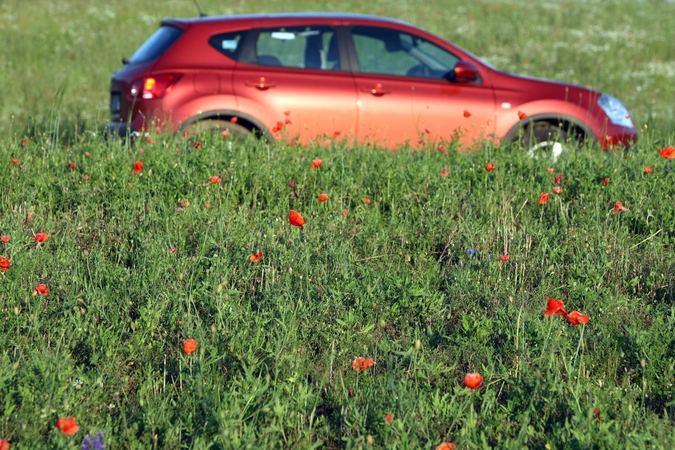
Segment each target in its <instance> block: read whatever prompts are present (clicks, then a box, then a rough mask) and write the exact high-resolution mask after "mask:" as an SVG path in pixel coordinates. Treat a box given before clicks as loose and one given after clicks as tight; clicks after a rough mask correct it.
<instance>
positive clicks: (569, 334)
mask: <svg viewBox="0 0 675 450" xmlns="http://www.w3.org/2000/svg"><path fill="white" fill-rule="evenodd" d="M200 3H201V5H202V9H204V10H205V11H206V12H207V13H210V14H216V13H238V12H250V11H255V10H262V11H288V10H307V9H317V8H316V6H314V5H315V4H316V3H315V2H309V1H305V0H297V1H294V2H288V1H286V2H281V1H274V0H271V1H266V2H260V1H249V2H243V1H239V2H229V3H227V4H225V3H223V2H216V1H205V0H202V1H201V2H200ZM125 5H126V4H125ZM321 9H323V10H331V11H351V12H366V13H374V14H384V15H388V16H393V17H397V18H402V19H404V20H407V21H410V22H413V23H416V24H418V25H420V26H423V27H425V28H428V29H430V30H432V31H434V32H436V33H437V34H439V35H441V36H443V37H446V38H448V39H450V40H452V41H454V42H456V43H458V44H460V45H462V46H463V47H465V48H467V49H469V50H471V51H474V52H476V53H479V54H480V55H481V56H483V57H485V58H486V59H488V60H489V61H491V62H493V63H494V64H495V65H496V66H498V67H499V68H502V69H505V70H509V71H514V72H519V73H526V74H529V75H534V76H542V77H549V78H556V79H561V80H564V81H570V82H575V83H579V84H584V85H589V86H592V87H594V88H598V89H601V90H603V91H606V92H608V93H610V94H612V95H615V96H617V97H619V98H621V99H622V100H624V101H625V102H626V103H627V104H628V106H629V108H630V109H631V111H632V113H633V114H632V115H633V117H634V119H635V121H636V123H638V124H639V126H640V128H641V130H642V134H641V138H640V139H641V140H640V143H639V146H638V149H637V150H636V151H630V152H626V153H624V152H621V151H610V152H603V151H601V150H599V149H598V148H594V147H584V148H581V149H579V150H578V151H575V152H572V153H567V154H565V155H564V157H563V158H562V159H561V160H559V161H558V162H557V163H556V164H555V166H554V167H553V169H554V170H553V171H552V172H551V171H550V170H549V169H550V168H551V164H550V162H548V161H546V160H536V159H530V158H527V157H525V156H524V155H523V150H522V149H521V148H520V147H519V146H518V145H517V144H514V145H509V146H502V147H501V148H494V147H492V146H491V145H489V144H485V146H484V147H483V148H482V149H481V150H480V151H477V152H475V153H470V154H463V153H459V152H458V151H457V148H455V147H451V148H450V149H449V150H450V151H449V152H448V154H447V155H446V154H444V153H441V152H438V151H436V150H435V149H433V148H430V149H429V150H428V151H411V150H409V149H405V148H402V149H400V150H399V151H396V152H386V151H373V150H367V149H364V148H345V147H343V146H342V145H340V143H334V144H331V145H329V146H327V147H322V146H318V145H317V146H315V147H311V148H305V149H298V148H292V147H289V146H286V145H283V144H267V143H265V142H248V143H246V144H242V145H232V144H231V143H230V142H228V141H227V140H225V139H215V140H211V139H206V140H202V141H199V143H200V144H201V146H195V145H194V142H193V141H191V140H189V139H184V138H179V139H174V138H173V137H170V136H156V140H155V142H153V143H149V142H142V143H139V144H140V145H135V146H133V147H131V148H128V147H124V146H121V145H119V144H116V143H106V142H104V141H103V140H101V139H100V137H99V135H98V133H96V132H98V130H100V129H101V127H102V125H103V124H104V123H105V121H106V120H107V107H108V105H107V101H108V95H109V94H108V83H109V77H110V75H111V73H112V72H113V71H114V70H115V69H116V68H118V67H119V65H120V63H119V61H120V59H121V57H122V56H129V55H130V54H131V53H132V52H133V50H134V49H135V48H136V47H137V46H138V45H140V43H142V41H143V40H144V39H145V38H146V37H147V36H148V35H149V34H150V33H151V32H152V31H153V30H154V29H155V28H156V27H157V24H158V21H159V20H160V19H161V18H162V17H165V16H188V15H189V16H192V15H195V9H194V6H193V4H192V3H191V2H190V1H187V0H186V1H173V2H166V4H165V5H164V6H162V7H161V9H158V6H157V5H156V2H150V1H147V0H145V1H137V2H134V3H133V6H132V4H131V3H130V4H129V5H128V6H123V5H120V4H116V3H112V4H110V5H109V6H103V5H97V6H95V7H94V6H91V5H90V2H84V1H66V2H59V3H57V2H46V1H45V2H43V1H39V2H38V1H35V2H28V1H24V2H19V1H15V0H9V2H3V4H2V5H0V38H2V41H3V42H4V43H5V45H3V46H2V47H0V55H2V56H1V57H0V64H1V65H4V67H2V69H3V70H1V71H0V85H2V86H4V89H3V102H2V103H0V235H3V236H8V237H9V242H2V240H0V256H2V257H3V258H8V259H9V261H10V264H11V267H9V268H8V269H7V270H6V271H3V272H1V273H0V400H1V401H0V408H1V409H2V415H1V416H0V439H7V440H8V441H9V442H10V443H11V448H12V449H22V448H26V449H52V448H64V449H65V448H80V447H82V445H83V441H84V439H85V435H89V436H91V437H93V436H95V435H96V433H98V432H100V431H103V432H104V435H103V442H105V444H106V445H107V448H108V449H116V448H138V449H147V448H167V449H176V448H196V449H202V448H215V449H219V448H383V447H386V448H434V447H435V446H437V445H439V444H441V443H442V442H454V443H455V444H457V446H458V448H491V447H492V448H514V449H515V448H518V449H520V448H548V449H562V448H580V449H581V448H607V449H616V448H663V449H671V448H675V437H674V436H675V423H674V422H673V416H674V414H675V400H674V399H673V393H672V391H673V383H674V382H675V330H674V327H675V253H674V252H673V242H674V240H675V209H674V208H673V206H674V202H675V183H674V182H673V181H674V178H673V177H674V176H675V175H673V173H672V171H671V169H672V168H673V167H672V166H675V159H664V158H662V156H661V155H660V154H659V151H658V149H659V148H665V147H666V146H669V145H673V144H674V143H675V130H674V129H673V117H674V115H675V111H674V108H675V47H673V46H672V43H671V40H672V30H673V29H675V5H673V4H672V3H661V2H609V3H608V2H584V3H582V2H534V3H530V2H508V3H507V2H504V3H491V4H488V3H485V2H480V3H471V4H469V3H464V2H459V1H457V2H451V1H447V2H441V1H437V2H435V3H434V4H428V5H424V6H419V5H417V4H414V3H412V2H408V3H404V2H384V1H377V0H374V1H372V2H368V4H364V3H363V2H353V1H339V0H336V1H334V2H330V3H328V2H326V3H325V4H324V7H323V8H321ZM86 131H90V133H87V132H86ZM199 147H201V148H199ZM317 158H319V159H321V160H322V161H323V164H322V165H321V167H319V168H316V169H312V168H311V162H312V161H313V160H314V159H317ZM12 159H16V160H17V161H16V164H14V163H13V162H12V161H11V160H12ZM135 161H142V162H143V166H144V167H143V170H142V171H140V172H139V173H136V174H133V173H132V169H133V167H134V163H135ZM488 162H492V163H493V164H494V165H495V167H496V169H495V170H494V171H487V170H486V169H485V165H486V163H488ZM646 167H650V168H651V171H650V173H645V172H646V171H645V168H646ZM445 169H447V170H448V171H449V172H447V174H446V175H445V176H443V175H442V172H443V171H444V170H445ZM559 174H562V179H561V181H560V186H561V188H562V193H560V194H559V195H556V194H554V193H553V188H554V186H555V181H554V178H555V177H556V175H559ZM213 176H219V177H220V178H221V180H220V181H218V180H216V181H218V182H216V183H212V182H210V180H209V179H210V178H211V177H213ZM606 178H608V179H609V181H608V182H607V183H603V180H605V179H606ZM544 191H545V192H548V193H549V194H550V199H549V201H548V202H547V203H545V204H543V205H542V204H540V203H539V199H540V194H541V193H542V192H544ZM321 193H325V194H327V195H328V197H329V198H328V201H326V202H319V201H318V200H317V197H318V196H319V194H321ZM365 199H368V202H367V201H365ZM616 202H622V204H623V205H624V206H625V207H626V208H627V209H628V210H627V211H619V212H618V213H617V214H614V213H613V210H614V207H615V203H616ZM290 210H296V211H298V212H300V213H301V214H302V215H303V216H304V218H305V219H306V225H305V227H304V230H301V229H300V228H298V227H294V226H292V225H291V224H290V223H289V211H290ZM345 210H346V213H345V212H344V211H345ZM38 233H47V234H48V238H47V239H46V240H44V241H43V242H37V241H36V237H37V235H38ZM38 240H41V239H38ZM258 251H260V252H262V258H261V259H260V260H259V261H258V262H252V261H251V259H250V257H251V256H252V255H254V254H255V253H256V252H258ZM504 255H508V256H509V260H508V261H501V260H500V256H504ZM3 265H4V267H5V268H6V267H7V263H6V262H3V260H0V267H3ZM40 284H45V285H46V287H47V288H48V290H49V294H48V295H46V296H43V295H39V294H37V293H36V292H35V288H36V287H38V285H40ZM41 289H42V288H41ZM549 297H551V298H555V299H560V300H563V301H564V302H565V306H566V308H567V311H568V312H569V311H572V310H577V311H580V312H581V313H584V314H588V315H590V321H589V322H588V323H587V324H585V325H573V324H570V323H569V322H568V321H567V320H565V318H563V317H561V316H560V315H555V314H554V315H552V316H550V317H547V316H545V315H544V314H542V312H543V311H544V310H546V309H547V298H549ZM187 339H194V340H195V341H196V343H197V348H196V351H195V352H193V353H191V354H186V353H185V352H184V343H185V341H186V340H187ZM357 357H364V358H373V361H374V365H373V366H372V367H370V368H368V369H367V370H363V371H357V370H354V368H353V366H352V364H353V362H354V360H355V358H357ZM469 372H480V373H481V374H482V376H483V377H484V383H483V385H482V387H480V388H479V389H476V390H471V389H468V388H467V387H465V385H464V382H463V379H464V376H465V374H466V373H469ZM388 415H391V417H389V418H390V419H391V420H388V419H389V418H388V417H387V416H388ZM68 417H76V419H77V423H78V425H79V427H80V430H79V431H78V432H77V433H76V434H75V435H74V436H72V437H70V436H68V435H66V434H64V433H62V432H59V430H58V429H57V427H56V426H55V424H56V423H57V420H58V419H63V418H68ZM63 429H64V431H75V430H74V429H73V428H68V426H65V425H64V426H63ZM0 445H2V444H0ZM0 448H2V447H0ZM91 448H95V447H93V444H92V446H91ZM2 450H5V449H2Z"/></svg>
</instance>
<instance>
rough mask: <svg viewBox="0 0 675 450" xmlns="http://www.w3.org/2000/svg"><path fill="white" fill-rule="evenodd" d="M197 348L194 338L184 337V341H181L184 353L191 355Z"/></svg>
mask: <svg viewBox="0 0 675 450" xmlns="http://www.w3.org/2000/svg"><path fill="white" fill-rule="evenodd" d="M195 350H197V341H195V340H194V339H186V340H185V342H183V352H184V353H185V354H186V355H191V354H193V353H194V352H195Z"/></svg>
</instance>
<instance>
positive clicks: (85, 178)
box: [82, 173, 89, 181]
mask: <svg viewBox="0 0 675 450" xmlns="http://www.w3.org/2000/svg"><path fill="white" fill-rule="evenodd" d="M82 178H84V181H87V180H88V179H89V175H87V174H86V173H85V174H84V175H82Z"/></svg>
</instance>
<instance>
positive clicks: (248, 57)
mask: <svg viewBox="0 0 675 450" xmlns="http://www.w3.org/2000/svg"><path fill="white" fill-rule="evenodd" d="M344 66H345V63H344V62H343V60H342V59H341V57H340V51H339V40H338V36H337V27H334V26H332V25H292V26H274V27H263V28H257V29H253V30H251V33H249V37H248V38H247V41H246V43H245V46H244V48H243V49H242V53H241V56H240V58H239V63H238V65H237V68H236V70H235V73H234V86H235V88H234V89H235V94H236V97H237V104H238V107H239V110H240V111H242V112H244V113H247V114H250V115H251V116H253V117H256V118H259V120H261V121H262V122H263V123H264V124H265V126H267V127H268V129H269V130H271V131H272V132H273V134H276V135H277V136H279V137H280V138H283V139H288V140H298V141H299V142H300V143H301V144H304V145H308V144H309V143H310V142H311V141H312V140H314V139H317V138H318V139H322V140H324V139H326V137H329V138H333V137H335V136H336V135H339V136H341V137H347V138H349V137H350V136H351V137H354V136H355V134H356V91H355V87H354V80H353V78H352V76H351V74H350V73H349V72H347V71H343V70H342V68H343V67H344Z"/></svg>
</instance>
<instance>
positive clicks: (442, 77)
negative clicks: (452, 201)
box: [107, 13, 637, 157]
mask: <svg viewBox="0 0 675 450" xmlns="http://www.w3.org/2000/svg"><path fill="white" fill-rule="evenodd" d="M124 62H125V65H124V67H123V68H122V69H120V70H118V71H117V72H115V73H114V74H113V76H112V79H111V92H110V110H111V115H112V121H111V122H110V123H109V124H108V126H107V128H108V130H109V131H110V132H112V133H116V134H118V135H119V136H123V137H124V136H127V134H129V135H131V137H138V136H139V135H143V134H144V133H148V132H156V131H162V130H167V129H168V130H169V131H171V132H173V133H184V134H186V135H187V134H191V133H195V132H201V131H216V132H219V133H222V134H223V135H224V136H226V137H227V136H233V137H237V136H244V135H248V134H254V135H258V136H265V137H267V138H269V139H274V138H277V139H287V140H297V141H298V142H299V143H300V144H304V145H307V144H309V143H310V142H311V141H312V140H317V139H319V140H321V141H326V140H329V139H335V138H339V139H347V140H348V141H349V142H357V143H372V144H374V145H384V146H386V147H388V148H395V147H398V146H401V145H404V144H406V143H409V144H411V145H413V146H417V145H419V144H420V143H424V144H427V143H429V142H452V141H455V140H459V142H460V143H461V144H462V148H470V147H471V144H472V143H474V142H476V141H478V140H481V139H486V138H487V139H492V140H495V141H511V140H516V139H519V138H520V139H522V140H523V145H524V146H525V147H526V148H527V149H529V151H530V152H531V153H532V154H534V153H538V152H539V150H542V151H546V150H547V151H550V152H551V153H552V154H553V156H554V157H556V156H557V155H558V154H559V153H560V151H562V148H563V145H564V143H565V142H566V141H568V140H569V139H574V140H583V139H590V140H594V141H597V142H599V143H600V144H601V145H602V146H603V147H604V148H607V147H608V146H610V145H617V146H625V147H628V146H631V145H632V144H633V143H635V142H636V141H637V131H636V129H635V127H634V125H633V122H632V120H631V117H630V113H629V112H628V109H627V108H626V107H625V106H624V105H623V104H622V103H621V102H620V101H619V100H617V99H615V98H613V97H611V96H609V95H607V94H601V93H599V92H596V91H593V90H591V89H587V88H584V87H579V86H575V85H571V84H566V83H560V82H555V81H548V80H540V79H535V78H529V77H525V76H520V75H513V74H509V73H505V72H502V71H499V70H497V69H495V68H494V67H492V66H490V65H489V64H487V63H486V62H485V61H482V60H481V59H480V58H478V57H477V56H475V55H472V54H471V53H469V52H467V51H466V50H463V49H461V48H459V47H457V46H456V45H453V44H451V43H449V42H447V41H445V40H443V39H441V38H439V37H438V36H435V35H433V34H431V33H429V32H426V31H424V30H422V29H420V28H417V27H415V26H413V25H410V24H407V23H404V22H401V21H398V20H393V19H386V18H381V17H373V16H365V15H352V14H319V13H308V14H275V15H240V16H226V17H201V18H192V19H170V20H164V21H163V22H162V23H161V26H160V28H159V29H158V30H157V31H156V32H155V33H154V34H153V35H152V36H151V37H150V38H149V39H148V40H147V41H146V42H145V43H144V44H143V45H142V46H141V47H140V48H139V49H138V50H137V51H136V53H134V55H133V56H132V57H131V58H130V59H129V60H128V61H126V60H125V61H124Z"/></svg>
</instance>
